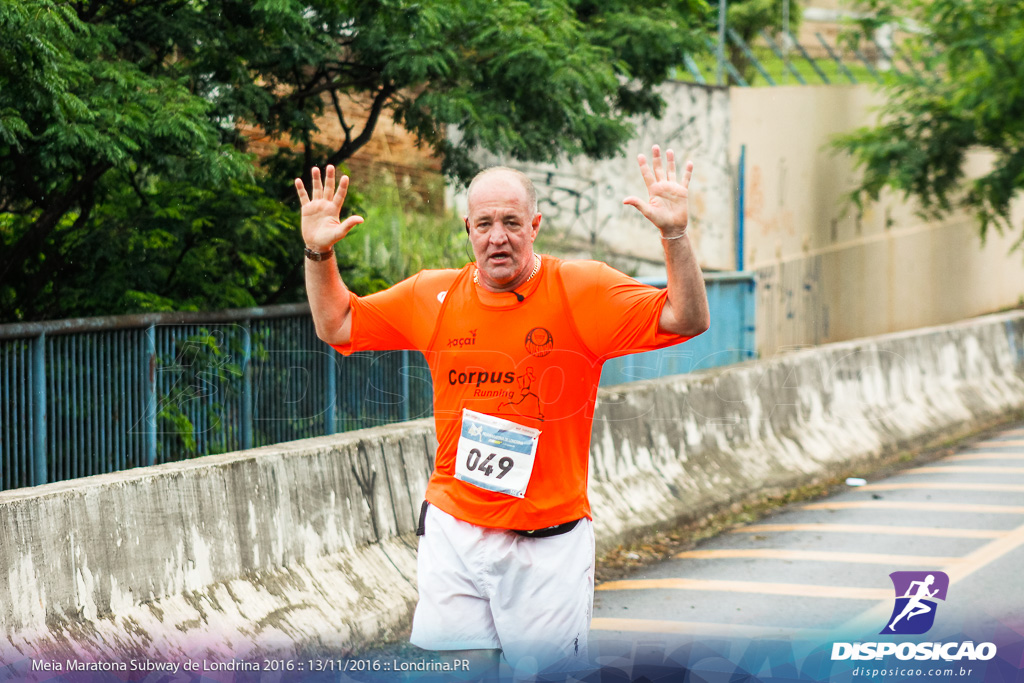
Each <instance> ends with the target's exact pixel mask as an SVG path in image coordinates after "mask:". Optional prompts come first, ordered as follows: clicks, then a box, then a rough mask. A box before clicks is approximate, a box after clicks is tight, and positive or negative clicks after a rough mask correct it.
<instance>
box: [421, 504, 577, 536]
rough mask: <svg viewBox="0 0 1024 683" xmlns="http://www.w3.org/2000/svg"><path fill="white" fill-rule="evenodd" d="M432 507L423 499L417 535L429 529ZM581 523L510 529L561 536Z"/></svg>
mask: <svg viewBox="0 0 1024 683" xmlns="http://www.w3.org/2000/svg"><path fill="white" fill-rule="evenodd" d="M428 507H430V503H428V502H427V501H423V505H421V506H420V519H419V524H417V525H416V535H417V536H422V535H423V534H424V533H426V530H427V508H428ZM579 523H580V520H578V519H574V520H573V521H571V522H566V523H565V524H556V525H555V526H549V527H544V528H543V529H532V530H528V529H509V531H511V532H512V533H514V534H519V535H520V536H526V537H527V538H547V537H549V536H561V535H562V534H567V533H569V532H570V531H572V530H573V529H575V528H576V525H577V524H579Z"/></svg>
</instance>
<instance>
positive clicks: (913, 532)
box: [732, 486, 1006, 538]
mask: <svg viewBox="0 0 1024 683" xmlns="http://www.w3.org/2000/svg"><path fill="white" fill-rule="evenodd" d="M864 488H867V487H866V486H865V487H864ZM766 531H827V532H839V533H846V534H887V535H891V536H936V537H940V538H999V537H1000V536H1004V535H1005V534H1006V532H1005V531H991V530H989V529H949V528H946V529H934V528H932V527H926V526H889V525H886V524H751V525H749V526H745V527H741V528H739V529H732V533H734V534H747V533H751V534H756V533H764V532H766Z"/></svg>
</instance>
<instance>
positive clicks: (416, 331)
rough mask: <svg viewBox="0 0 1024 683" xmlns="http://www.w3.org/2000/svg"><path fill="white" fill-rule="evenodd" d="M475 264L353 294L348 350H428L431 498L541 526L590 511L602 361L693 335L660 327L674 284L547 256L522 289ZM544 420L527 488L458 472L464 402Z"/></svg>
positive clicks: (497, 519)
mask: <svg viewBox="0 0 1024 683" xmlns="http://www.w3.org/2000/svg"><path fill="white" fill-rule="evenodd" d="M475 270H476V266H475V265H474V264H468V265H466V266H465V267H463V268H462V269H461V270H428V271H423V272H421V273H418V274H417V275H414V276H413V277H411V278H409V279H407V280H404V281H402V282H400V283H398V284H397V285H395V286H394V287H391V288H390V289H387V290H385V291H382V292H377V293H375V294H371V295H369V296H366V297H357V296H355V295H352V299H351V306H352V340H351V342H350V343H349V344H345V345H334V348H335V349H337V350H338V351H339V352H341V353H343V354H349V353H352V352H353V351H365V350H389V349H410V350H418V351H422V352H423V354H424V355H425V357H426V359H427V364H428V365H429V367H430V374H431V378H432V380H433V385H434V421H435V425H436V429H437V440H438V449H437V455H436V458H435V462H434V472H433V474H432V475H431V478H430V482H429V484H428V485H427V494H426V498H427V500H428V501H429V502H430V503H431V504H432V505H436V506H437V507H439V508H441V509H442V510H444V511H445V512H447V513H449V514H451V515H453V516H454V517H457V518H458V519H461V520H463V521H466V522H470V523H472V524H477V525H479V526H485V527H494V528H502V529H541V528H544V527H548V526H553V525H556V524H561V523H563V522H569V521H572V520H574V519H579V518H581V517H590V503H589V501H588V500H587V470H588V465H589V454H590V431H591V424H592V421H593V416H594V403H595V401H596V399H597V388H598V382H599V380H600V378H601V365H602V363H603V362H604V361H605V360H607V359H609V358H614V357H615V356H621V355H624V354H627V353H634V352H637V351H647V350H650V349H657V348H662V347H665V346H670V345H672V344H677V343H679V342H682V341H685V340H686V339H688V337H681V336H678V335H674V334H667V333H662V332H659V331H658V320H659V318H660V316H661V310H662V307H663V306H664V303H665V299H666V297H667V292H666V291H665V290H659V289H656V288H654V287H650V286H648V285H643V284H640V283H638V282H637V281H635V280H633V279H632V278H629V277H627V276H626V275H624V274H622V273H620V272H618V271H616V270H614V269H613V268H611V267H609V266H607V265H605V264H603V263H598V262H596V261H561V260H560V259H557V258H554V257H550V256H544V257H542V265H541V269H540V271H539V272H538V273H537V275H536V277H534V278H533V279H532V280H530V281H529V282H527V283H525V284H524V285H523V286H522V287H521V288H520V289H519V294H520V295H522V296H523V297H524V300H523V301H522V302H519V301H518V300H517V298H516V296H515V294H512V293H511V292H508V293H500V294H496V293H493V292H488V291H487V290H485V289H484V288H483V287H480V286H479V285H476V284H474V283H473V273H474V271H475ZM464 408H466V409H469V410H473V411H476V412H478V413H485V414H488V415H493V416H496V417H499V418H502V419H505V420H510V421H513V422H516V423H518V424H520V425H524V426H526V427H531V428H534V429H538V430H540V432H541V434H540V437H539V441H538V444H537V451H536V458H535V461H534V465H533V472H532V475H531V477H530V479H529V485H528V487H527V489H526V493H525V496H524V497H523V498H518V497H515V496H512V495H509V494H506V493H499V492H496V491H490V490H486V489H484V488H480V487H478V486H476V485H474V484H471V483H467V482H465V481H461V480H459V479H456V478H455V458H456V447H457V445H458V441H459V437H460V434H461V433H462V416H463V413H462V411H463V409H464Z"/></svg>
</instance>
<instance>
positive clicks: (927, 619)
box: [879, 572, 949, 635]
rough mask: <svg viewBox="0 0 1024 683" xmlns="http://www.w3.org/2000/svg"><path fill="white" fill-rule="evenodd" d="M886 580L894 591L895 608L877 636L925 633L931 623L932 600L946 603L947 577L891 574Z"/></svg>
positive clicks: (908, 573) (932, 573)
mask: <svg viewBox="0 0 1024 683" xmlns="http://www.w3.org/2000/svg"><path fill="white" fill-rule="evenodd" d="M889 578H890V579H892V585H893V588H894V589H896V604H895V606H893V608H892V615H891V616H890V617H889V621H888V622H887V623H886V625H885V628H883V629H882V630H881V631H879V633H883V634H890V633H898V634H900V635H920V634H922V633H927V632H928V629H930V628H931V627H932V624H934V623H935V610H936V607H937V603H936V600H942V601H943V602H945V600H946V591H948V590H949V577H948V576H947V575H946V574H945V572H893V573H892V574H889Z"/></svg>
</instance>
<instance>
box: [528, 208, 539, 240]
mask: <svg viewBox="0 0 1024 683" xmlns="http://www.w3.org/2000/svg"><path fill="white" fill-rule="evenodd" d="M540 221H541V215H540V214H539V213H538V214H537V215H535V216H534V217H533V221H532V222H531V223H530V226H531V227H532V228H533V237H534V239H536V238H537V232H538V231H539V230H540Z"/></svg>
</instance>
